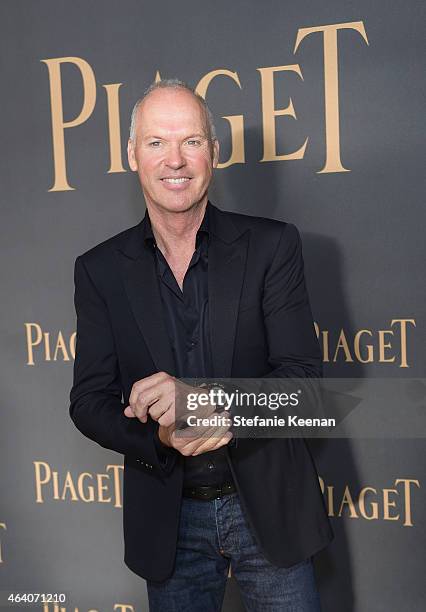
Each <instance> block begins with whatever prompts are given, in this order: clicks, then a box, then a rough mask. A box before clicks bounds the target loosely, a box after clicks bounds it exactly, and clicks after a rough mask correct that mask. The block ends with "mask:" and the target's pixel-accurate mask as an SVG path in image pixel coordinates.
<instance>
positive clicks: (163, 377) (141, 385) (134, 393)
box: [129, 372, 175, 406]
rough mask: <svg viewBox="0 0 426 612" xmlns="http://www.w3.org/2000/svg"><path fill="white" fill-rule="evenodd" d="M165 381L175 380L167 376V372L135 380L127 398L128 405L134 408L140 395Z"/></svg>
mask: <svg viewBox="0 0 426 612" xmlns="http://www.w3.org/2000/svg"><path fill="white" fill-rule="evenodd" d="M167 380H173V381H174V380H175V378H174V377H173V376H170V374H167V372H156V373H155V374H151V376H146V377H145V378H141V379H140V380H137V381H136V382H135V383H133V386H132V390H131V392H130V397H129V404H130V405H131V406H134V405H135V404H136V402H137V399H138V396H139V394H140V393H146V392H148V390H150V389H153V388H155V387H156V386H157V385H158V384H160V383H161V382H164V381H167Z"/></svg>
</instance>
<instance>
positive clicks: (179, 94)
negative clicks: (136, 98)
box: [137, 89, 206, 132]
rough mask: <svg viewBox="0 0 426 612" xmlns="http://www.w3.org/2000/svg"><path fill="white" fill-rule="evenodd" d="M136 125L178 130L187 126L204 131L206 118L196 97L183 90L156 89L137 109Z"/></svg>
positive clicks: (141, 127)
mask: <svg viewBox="0 0 426 612" xmlns="http://www.w3.org/2000/svg"><path fill="white" fill-rule="evenodd" d="M137 123H138V127H139V129H145V128H150V127H151V126H152V127H157V128H160V127H162V128H164V129H165V130H170V131H179V130H182V129H186V128H187V127H192V128H196V127H197V126H198V129H200V130H201V131H202V132H204V131H205V124H206V119H205V115H204V113H203V110H202V108H201V104H200V103H199V102H198V100H197V98H196V97H195V96H193V95H191V93H190V92H186V91H185V90H173V89H157V90H155V91H153V92H151V93H150V94H149V95H148V96H147V97H146V98H145V99H144V100H143V101H142V102H141V105H140V107H139V109H138V121H137Z"/></svg>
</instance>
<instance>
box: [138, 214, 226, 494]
mask: <svg viewBox="0 0 426 612" xmlns="http://www.w3.org/2000/svg"><path fill="white" fill-rule="evenodd" d="M208 210H209V205H208V204H207V208H206V213H205V215H204V218H203V221H202V223H201V226H200V228H199V230H198V232H197V237H196V248H195V251H194V254H193V256H192V259H191V261H190V263H189V266H188V270H187V272H186V274H185V277H184V280H183V291H182V290H181V289H180V287H179V285H178V283H177V281H176V279H175V277H174V274H173V272H172V270H171V269H170V266H169V264H168V263H167V260H166V259H165V257H164V255H163V253H162V252H161V250H160V249H159V248H158V247H157V245H156V242H155V237H154V235H153V232H152V227H151V222H150V219H149V215H148V211H146V214H145V220H146V232H145V243H146V244H147V246H149V248H151V249H152V250H153V253H154V254H155V265H156V269H157V275H158V279H159V288H160V294H161V300H162V304H163V314H164V317H165V322H166V328H167V331H168V336H169V339H170V343H171V347H172V352H173V356H174V361H175V368H176V376H177V377H178V378H209V377H212V376H213V364H212V356H211V343H210V327H209V295H208V276H207V270H208V246H209V241H210V234H209V223H208V217H209V214H208ZM156 443H157V449H158V452H159V453H160V456H161V454H162V453H164V452H165V453H167V451H168V449H167V448H166V447H164V446H163V445H162V444H161V442H159V441H157V442H156ZM184 467H185V473H184V486H185V487H191V486H202V485H221V484H225V483H229V482H232V481H233V479H232V474H231V471H230V468H229V464H228V461H227V456H226V448H224V447H221V448H219V449H217V450H214V451H210V452H207V453H203V454H201V455H197V456H195V457H185V459H184Z"/></svg>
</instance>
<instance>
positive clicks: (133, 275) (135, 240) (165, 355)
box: [117, 221, 175, 376]
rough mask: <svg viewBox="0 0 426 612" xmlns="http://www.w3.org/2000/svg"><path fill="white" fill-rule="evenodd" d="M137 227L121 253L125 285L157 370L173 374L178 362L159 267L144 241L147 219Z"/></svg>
mask: <svg viewBox="0 0 426 612" xmlns="http://www.w3.org/2000/svg"><path fill="white" fill-rule="evenodd" d="M134 230H135V231H134V234H133V235H132V236H131V237H130V239H128V240H127V241H126V243H125V244H124V245H123V246H122V247H121V248H120V249H119V250H118V252H117V255H118V260H119V264H120V267H121V273H122V277H123V281H124V287H125V290H126V293H127V297H128V299H129V302H130V307H131V309H132V312H133V315H134V317H135V319H136V322H137V324H138V327H139V329H140V331H141V332H142V335H143V337H144V339H145V342H146V344H147V346H148V349H149V352H150V353H151V356H152V359H153V361H154V364H155V366H156V368H157V370H158V371H159V372H167V373H168V374H171V375H172V376H173V375H174V373H175V364H174V358H173V353H172V349H171V346H170V340H169V337H168V334H167V329H166V324H165V321H164V317H163V308H162V303H161V295H160V289H159V286H158V279H157V272H156V266H155V262H154V261H153V256H152V253H151V252H150V251H149V249H147V248H145V245H144V242H143V236H144V221H142V222H141V223H140V224H139V225H138V226H136V227H135V228H134Z"/></svg>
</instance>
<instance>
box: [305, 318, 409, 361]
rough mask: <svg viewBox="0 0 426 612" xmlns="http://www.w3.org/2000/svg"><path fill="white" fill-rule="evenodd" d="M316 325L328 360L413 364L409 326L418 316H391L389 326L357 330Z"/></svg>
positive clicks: (324, 358) (325, 357)
mask: <svg viewBox="0 0 426 612" xmlns="http://www.w3.org/2000/svg"><path fill="white" fill-rule="evenodd" d="M314 325H315V331H316V334H317V337H318V340H319V341H320V344H321V348H322V354H323V361H324V362H325V363H329V362H331V363H336V362H345V363H355V362H358V363H388V364H394V365H397V366H398V367H400V368H409V367H410V364H409V361H408V340H407V336H408V330H409V329H411V328H413V327H415V326H416V321H415V319H392V320H391V321H390V324H389V327H388V328H387V329H376V330H374V329H359V330H357V331H356V332H355V333H349V332H347V331H345V330H344V329H340V330H326V329H321V328H320V326H319V325H318V323H315V324H314Z"/></svg>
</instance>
